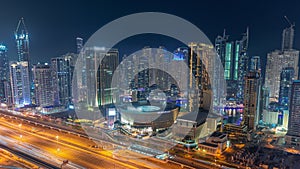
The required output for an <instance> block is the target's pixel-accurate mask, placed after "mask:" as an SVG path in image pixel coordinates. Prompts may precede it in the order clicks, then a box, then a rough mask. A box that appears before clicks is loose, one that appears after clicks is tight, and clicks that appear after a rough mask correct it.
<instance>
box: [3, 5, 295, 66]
mask: <svg viewBox="0 0 300 169" xmlns="http://www.w3.org/2000/svg"><path fill="white" fill-rule="evenodd" d="M290 2H291V3H293V4H297V3H299V2H297V1H290ZM13 3H14V2H13V1H10V2H5V3H4V4H7V6H11V5H12V4H13ZM122 3H124V2H120V4H122ZM282 3H283V2H282ZM28 4H29V3H28ZM28 4H27V3H26V4H23V5H24V9H15V10H14V12H11V11H6V9H4V10H2V12H3V14H5V15H6V16H9V17H5V18H3V20H2V23H3V24H4V25H5V26H4V27H1V28H0V42H1V43H3V44H5V45H7V47H8V57H9V58H10V60H16V57H17V56H16V49H15V42H14V41H12V38H13V31H14V30H15V28H16V27H17V21H18V20H19V19H20V18H22V17H23V18H24V19H25V22H26V26H27V29H28V31H29V33H30V37H31V38H30V46H31V51H30V55H31V58H32V60H33V62H35V61H36V60H37V58H39V59H40V60H41V62H49V60H50V58H52V57H58V56H60V55H63V54H65V53H68V52H74V53H75V52H76V47H74V44H76V40H75V38H76V37H82V38H83V40H84V41H86V40H87V39H88V38H89V37H90V36H91V35H92V34H93V32H95V31H96V30H97V29H99V28H100V27H102V26H103V25H104V24H105V23H107V22H109V21H110V20H113V19H116V18H118V17H119V16H123V15H127V14H132V13H135V12H141V11H156V10H159V11H161V12H167V13H171V14H174V15H178V16H179V17H183V18H185V19H188V20H189V21H190V22H192V23H194V24H195V25H196V26H198V27H199V28H200V29H202V30H203V31H204V33H205V34H207V36H208V37H209V39H210V40H211V42H212V43H213V41H214V39H215V37H216V36H217V35H219V34H221V33H222V32H223V30H224V29H226V30H227V34H229V35H230V39H237V38H239V37H240V35H241V33H242V32H243V30H244V29H245V28H246V27H247V26H248V27H249V29H250V39H249V43H250V44H252V45H251V46H250V47H249V54H250V55H258V56H261V58H262V60H263V62H262V63H265V60H266V55H267V52H269V51H270V50H274V49H280V48H281V44H280V43H279V42H280V41H281V33H282V29H284V28H286V27H288V26H289V24H288V23H287V22H286V21H285V18H284V16H285V15H286V16H288V17H289V19H290V20H291V21H292V22H296V26H295V32H296V34H295V43H294V44H295V45H294V46H295V48H296V49H297V48H298V49H299V48H300V43H298V39H300V37H299V35H298V34H297V32H300V30H299V29H300V28H299V27H297V23H298V22H297V21H298V20H299V18H297V17H296V16H297V15H296V13H295V10H292V9H293V8H295V7H296V6H297V5H293V6H282V5H279V4H281V2H279V1H272V3H269V2H255V1H254V2H252V3H245V4H244V3H241V2H234V1H232V2H231V3H227V2H218V3H217V4H214V3H212V2H205V3H204V6H207V8H205V9H204V11H203V15H202V14H201V15H199V17H194V18H193V17H192V18H191V17H190V16H191V14H192V13H194V11H197V9H193V8H195V7H192V6H191V7H192V9H190V10H185V12H181V11H180V10H179V11H178V10H175V8H172V7H174V6H175V4H176V3H175V2H174V4H173V3H168V2H162V3H159V5H156V3H155V1H153V2H152V3H148V5H142V4H141V3H137V2H136V3H132V6H129V7H128V8H126V9H127V10H124V9H122V8H121V9H120V7H116V6H114V4H113V3H110V2H105V3H97V2H91V4H93V5H94V6H100V7H101V8H102V7H103V8H105V7H107V8H109V7H115V8H116V9H119V10H116V12H114V13H110V14H109V15H107V14H106V13H105V14H104V12H102V11H105V10H107V9H104V10H92V9H94V8H95V7H94V6H92V5H89V4H85V3H83V2H79V1H76V2H74V3H72V4H70V3H68V2H64V3H58V2H56V1H54V2H52V3H50V4H48V3H45V4H44V3H43V4H41V3H37V4H36V7H31V6H29V5H28ZM188 4H189V3H187V4H185V3H183V4H182V5H183V7H182V8H183V9H185V7H186V8H187V6H188ZM213 4H214V5H213ZM45 5H48V6H49V7H48V6H47V8H45ZM120 6H122V5H120ZM233 6H235V12H231V10H229V9H231V8H233ZM68 7H70V8H71V7H72V9H78V10H76V11H74V10H71V11H70V12H69V13H68V14H67V13H64V15H63V17H56V15H58V14H59V13H62V12H63V10H64V9H65V8H68ZM136 7H141V8H139V10H137V9H136ZM265 7H268V8H265ZM279 7H280V8H279ZM7 9H14V8H7ZM30 9H32V10H35V11H36V12H37V13H39V15H38V16H36V15H35V13H28V12H27V11H28V10H30ZM43 9H45V10H43ZM54 9H55V10H57V14H51V15H50V14H49V10H54ZM89 9H91V10H92V11H93V13H92V14H88V13H87V14H85V13H84V11H89ZM252 11H256V12H255V13H252ZM224 12H226V14H228V15H225V16H224V17H220V16H219V15H220V14H221V13H224ZM200 13H201V12H200ZM237 13H242V15H241V16H239V15H237ZM256 13H262V14H265V15H264V16H258V14H256ZM54 18H55V19H54ZM77 18H78V19H77ZM227 18H228V19H227ZM37 23H39V24H38V25H37ZM235 23H239V24H235ZM274 25H276V26H274ZM278 25H280V26H278ZM141 39H143V38H139V37H138V36H137V37H136V38H131V39H130V41H126V40H125V42H126V44H121V45H120V46H119V47H117V48H119V50H120V56H122V55H123V54H130V53H131V52H134V51H135V50H137V49H140V48H142V46H148V45H149V44H154V45H155V46H161V45H162V46H165V47H166V48H167V49H168V50H170V51H174V50H175V49H176V48H177V47H180V46H178V44H174V42H172V43H168V42H170V39H168V38H165V37H161V36H154V37H152V38H151V37H149V36H148V37H147V39H149V40H148V41H147V40H146V41H145V42H144V41H141ZM136 42H139V43H140V42H142V43H143V44H139V45H136ZM164 42H165V43H164ZM176 43H177V42H176ZM46 44H47V45H46ZM41 45H43V46H41ZM46 46H47V47H46ZM263 69H264V67H263Z"/></svg>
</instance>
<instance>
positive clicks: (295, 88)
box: [285, 80, 300, 146]
mask: <svg viewBox="0 0 300 169" xmlns="http://www.w3.org/2000/svg"><path fill="white" fill-rule="evenodd" d="M299 129H300V80H295V81H294V82H293V84H292V90H291V98H290V114H289V124H288V132H287V135H286V138H285V139H286V140H285V141H286V143H287V144H289V145H295V146H300V130H299Z"/></svg>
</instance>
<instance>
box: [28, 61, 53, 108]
mask: <svg viewBox="0 0 300 169" xmlns="http://www.w3.org/2000/svg"><path fill="white" fill-rule="evenodd" d="M32 70H33V77H34V86H35V90H34V91H35V99H36V102H35V103H36V105H38V106H40V107H46V106H52V105H53V83H52V71H51V68H50V66H49V65H48V64H44V65H43V64H37V65H34V66H33V69H32Z"/></svg>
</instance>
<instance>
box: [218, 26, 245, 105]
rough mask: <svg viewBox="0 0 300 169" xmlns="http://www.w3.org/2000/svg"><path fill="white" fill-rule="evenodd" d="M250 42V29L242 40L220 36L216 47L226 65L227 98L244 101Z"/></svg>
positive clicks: (243, 35) (224, 35)
mask: <svg viewBox="0 0 300 169" xmlns="http://www.w3.org/2000/svg"><path fill="white" fill-rule="evenodd" d="M248 42H249V29H248V28H247V30H246V32H245V33H243V34H242V39H241V40H236V41H229V36H228V35H226V34H225V31H224V34H223V36H218V37H217V38H216V41H215V49H216V52H217V54H218V55H219V57H220V59H221V62H222V64H223V67H224V76H225V79H226V83H227V98H228V99H229V98H234V99H236V100H237V101H239V102H242V101H243V95H244V86H245V85H244V83H245V82H244V77H245V76H246V74H247V71H248V60H249V58H248V55H247V50H248Z"/></svg>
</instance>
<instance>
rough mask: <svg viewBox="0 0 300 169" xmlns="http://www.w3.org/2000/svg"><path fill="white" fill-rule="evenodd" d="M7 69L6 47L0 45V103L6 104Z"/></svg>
mask: <svg viewBox="0 0 300 169" xmlns="http://www.w3.org/2000/svg"><path fill="white" fill-rule="evenodd" d="M8 76H9V67H8V58H7V47H6V46H4V45H1V44H0V102H1V103H6V102H7V99H8V95H7V94H8V93H7V94H6V92H5V88H6V83H5V82H6V81H9V78H8Z"/></svg>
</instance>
